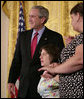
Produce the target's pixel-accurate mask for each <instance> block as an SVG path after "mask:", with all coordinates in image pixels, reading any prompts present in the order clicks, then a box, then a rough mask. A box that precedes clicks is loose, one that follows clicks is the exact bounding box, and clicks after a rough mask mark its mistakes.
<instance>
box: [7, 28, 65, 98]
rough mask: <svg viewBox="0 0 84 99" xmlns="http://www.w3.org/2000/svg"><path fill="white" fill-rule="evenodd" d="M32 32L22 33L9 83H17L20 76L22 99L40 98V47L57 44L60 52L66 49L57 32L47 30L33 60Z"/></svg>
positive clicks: (18, 41)
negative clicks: (28, 97)
mask: <svg viewBox="0 0 84 99" xmlns="http://www.w3.org/2000/svg"><path fill="white" fill-rule="evenodd" d="M32 32H33V30H28V31H25V32H22V33H20V35H19V37H18V40H17V44H16V49H15V54H14V58H13V61H12V65H11V68H10V73H9V79H8V82H10V83H15V82H16V80H17V78H18V77H19V75H20V85H19V92H18V97H22V98H25V97H26V95H29V96H30V97H33V98H38V97H40V96H39V94H38V93H37V85H38V82H39V80H40V75H41V72H38V68H40V67H41V64H40V59H39V56H40V55H39V49H40V47H41V46H43V45H45V44H48V43H53V44H55V45H56V46H57V47H59V48H60V50H62V48H63V47H64V43H63V39H62V36H61V35H60V34H59V33H57V32H54V31H52V30H49V29H48V28H45V30H44V33H43V35H42V37H41V39H40V41H39V43H38V45H37V47H36V51H35V54H34V57H33V59H31V36H32Z"/></svg>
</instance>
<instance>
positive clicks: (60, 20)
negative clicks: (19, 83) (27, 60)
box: [1, 1, 83, 75]
mask: <svg viewBox="0 0 84 99" xmlns="http://www.w3.org/2000/svg"><path fill="white" fill-rule="evenodd" d="M21 2H22V1H21ZM78 2H83V1H24V2H23V10H24V18H25V25H26V29H30V27H29V22H28V19H29V11H30V9H31V7H32V6H34V5H42V6H44V7H46V8H48V10H49V20H48V22H47V23H46V24H45V25H46V26H47V27H48V28H49V29H51V30H54V31H56V32H59V33H60V34H62V36H63V37H64V36H75V35H76V34H77V32H75V31H73V28H72V26H71V18H70V10H71V8H72V7H73V6H74V5H76V4H77V3H78ZM1 5H2V9H3V11H4V13H5V14H6V15H7V16H8V18H9V34H8V65H7V75H8V74H9V69H10V66H11V62H12V59H13V55H14V50H15V44H16V40H17V33H18V22H19V8H20V7H19V1H6V2H5V4H4V1H1Z"/></svg>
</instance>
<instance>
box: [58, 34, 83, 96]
mask: <svg viewBox="0 0 84 99" xmlns="http://www.w3.org/2000/svg"><path fill="white" fill-rule="evenodd" d="M80 44H83V33H81V34H79V35H78V36H76V37H75V38H74V39H73V40H72V41H71V43H69V44H68V45H67V46H66V47H65V48H64V49H63V50H62V52H61V63H63V62H65V61H66V59H69V58H70V57H71V56H73V55H74V54H75V49H76V47H77V46H78V45H80ZM59 91H60V98H83V69H82V70H79V71H76V72H74V73H70V74H60V86H59Z"/></svg>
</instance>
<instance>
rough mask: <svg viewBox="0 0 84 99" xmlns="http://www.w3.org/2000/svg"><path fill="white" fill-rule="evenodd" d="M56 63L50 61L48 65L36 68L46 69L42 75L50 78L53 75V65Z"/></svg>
mask: <svg viewBox="0 0 84 99" xmlns="http://www.w3.org/2000/svg"><path fill="white" fill-rule="evenodd" d="M58 65H59V64H58V63H52V64H50V65H49V66H45V67H42V68H40V69H38V71H46V72H45V73H44V74H43V75H42V76H43V77H45V78H52V77H53V76H54V75H55V67H56V66H58Z"/></svg>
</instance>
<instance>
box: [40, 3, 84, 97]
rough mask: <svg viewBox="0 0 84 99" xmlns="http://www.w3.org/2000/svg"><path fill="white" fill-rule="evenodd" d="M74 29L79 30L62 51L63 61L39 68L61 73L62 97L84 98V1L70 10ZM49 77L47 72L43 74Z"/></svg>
mask: <svg viewBox="0 0 84 99" xmlns="http://www.w3.org/2000/svg"><path fill="white" fill-rule="evenodd" d="M70 15H71V19H72V22H71V24H72V26H73V29H74V30H75V31H77V32H79V35H77V36H76V37H75V38H74V39H73V40H72V41H71V42H70V43H69V44H68V45H67V46H66V47H65V48H64V49H63V50H62V52H61V63H60V65H59V66H58V65H57V64H56V63H54V64H51V65H50V66H48V67H42V68H40V69H39V71H41V70H46V71H48V72H47V73H51V74H52V75H53V74H60V84H59V90H60V98H83V3H78V4H77V5H76V6H74V7H73V8H72V10H71V12H70ZM43 76H44V77H47V76H46V74H45V75H43Z"/></svg>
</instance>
